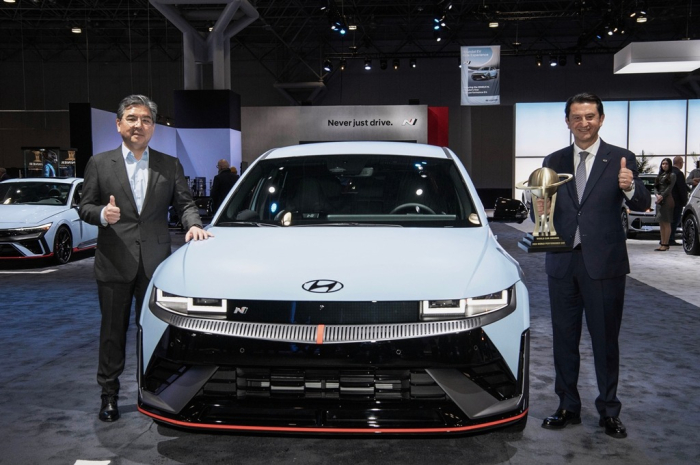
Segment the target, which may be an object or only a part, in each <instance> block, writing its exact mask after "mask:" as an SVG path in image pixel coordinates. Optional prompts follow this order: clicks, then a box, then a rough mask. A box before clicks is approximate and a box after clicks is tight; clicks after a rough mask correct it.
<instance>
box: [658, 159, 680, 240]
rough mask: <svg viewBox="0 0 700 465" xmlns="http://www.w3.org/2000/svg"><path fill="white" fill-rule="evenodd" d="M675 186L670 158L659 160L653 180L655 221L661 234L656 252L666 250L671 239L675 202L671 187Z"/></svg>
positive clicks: (674, 176)
mask: <svg viewBox="0 0 700 465" xmlns="http://www.w3.org/2000/svg"><path fill="white" fill-rule="evenodd" d="M675 184H676V175H675V174H674V172H673V165H672V163H671V159H670V158H664V159H663V160H661V167H660V168H659V174H658V176H656V179H655V180H654V195H655V196H656V199H655V202H656V221H658V222H659V229H660V234H661V245H660V246H659V248H658V249H654V250H656V251H657V252H665V251H666V250H668V241H669V238H670V237H671V223H673V210H674V208H675V200H674V199H673V187H674V186H675Z"/></svg>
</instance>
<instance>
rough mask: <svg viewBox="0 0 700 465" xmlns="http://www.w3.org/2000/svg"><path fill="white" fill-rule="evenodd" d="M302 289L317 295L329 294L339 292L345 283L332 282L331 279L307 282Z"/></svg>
mask: <svg viewBox="0 0 700 465" xmlns="http://www.w3.org/2000/svg"><path fill="white" fill-rule="evenodd" d="M301 287H302V289H304V290H305V291H307V292H315V293H317V294H328V293H331V292H338V291H339V290H341V289H342V288H343V287H344V286H343V283H340V282H338V281H332V280H330V279H315V280H313V281H307V282H305V283H304V284H302V285H301Z"/></svg>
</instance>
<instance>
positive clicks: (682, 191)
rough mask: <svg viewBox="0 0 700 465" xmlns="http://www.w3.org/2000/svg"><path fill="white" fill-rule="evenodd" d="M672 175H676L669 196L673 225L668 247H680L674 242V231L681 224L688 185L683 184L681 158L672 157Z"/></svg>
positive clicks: (686, 201) (686, 200) (688, 190)
mask: <svg viewBox="0 0 700 465" xmlns="http://www.w3.org/2000/svg"><path fill="white" fill-rule="evenodd" d="M671 169H672V170H673V173H674V174H675V175H676V183H675V184H674V185H673V190H672V191H671V195H672V196H673V223H671V237H670V238H669V241H668V245H681V244H680V243H679V242H676V230H677V229H678V226H679V225H680V224H681V213H683V207H685V204H687V203H688V192H690V189H688V185H687V184H686V183H685V177H684V176H683V171H681V170H682V169H683V157H681V156H680V155H679V156H675V157H673V166H672V167H671Z"/></svg>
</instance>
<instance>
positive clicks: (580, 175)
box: [574, 152, 590, 247]
mask: <svg viewBox="0 0 700 465" xmlns="http://www.w3.org/2000/svg"><path fill="white" fill-rule="evenodd" d="M579 155H580V156H581V161H579V162H578V166H577V167H576V193H577V194H578V201H579V203H581V199H582V198H583V191H584V190H585V189H586V158H588V155H590V154H589V153H588V152H581V153H579ZM580 243H581V232H580V231H579V228H578V226H576V234H575V235H574V247H576V246H577V245H579V244H580Z"/></svg>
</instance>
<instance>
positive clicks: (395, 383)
mask: <svg viewBox="0 0 700 465" xmlns="http://www.w3.org/2000/svg"><path fill="white" fill-rule="evenodd" d="M521 287H522V289H521V293H522V292H523V291H524V286H522V285H521ZM524 292H525V293H526V291H524ZM521 300H522V302H520V308H517V309H516V310H515V311H513V312H512V313H511V314H509V315H508V316H506V317H505V318H503V319H500V320H499V321H497V322H496V323H494V325H496V324H500V325H505V327H517V326H518V325H520V329H519V330H518V331H517V332H514V333H513V335H512V336H513V339H515V340H513V341H510V342H512V346H513V347H512V348H511V349H510V350H512V349H513V348H514V350H515V351H517V358H518V361H517V368H516V369H515V370H511V368H510V366H511V365H512V364H511V365H509V363H507V361H506V357H504V354H503V353H502V350H499V349H500V348H499V347H497V343H496V342H494V341H495V339H493V338H492V337H489V333H491V334H495V333H493V332H490V331H489V326H490V325H486V326H483V327H482V326H479V325H477V326H475V327H474V328H473V329H469V330H462V329H460V330H457V331H455V332H450V331H449V329H448V330H447V331H446V332H443V333H440V334H438V333H434V334H429V335H426V336H423V337H420V336H419V337H416V335H415V334H411V335H409V336H406V334H405V333H399V334H397V335H396V337H385V338H381V337H378V340H366V338H365V337H361V338H360V339H361V340H358V341H357V342H340V343H331V342H329V341H328V340H327V339H325V337H326V336H325V335H326V331H325V330H324V332H323V334H324V335H323V336H322V337H319V336H314V334H319V333H318V332H317V331H316V332H314V333H312V335H311V337H312V338H313V337H319V340H317V341H315V342H308V341H307V342H299V341H298V342H290V341H289V340H279V339H285V337H283V336H284V334H282V335H280V334H277V336H274V337H275V338H277V339H278V340H272V337H271V336H270V335H271V334H275V331H276V330H275V329H274V328H273V329H272V333H265V328H264V327H262V326H261V327H260V331H261V332H260V333H259V336H260V337H258V338H256V337H254V334H253V333H246V334H244V335H243V336H240V335H222V334H221V333H222V328H224V327H225V325H226V323H227V322H225V321H221V322H219V323H218V325H217V324H216V323H213V324H212V326H210V327H209V331H207V330H204V329H203V327H198V328H196V329H192V327H187V325H185V324H181V323H174V322H173V321H171V322H170V323H168V324H166V325H165V327H164V330H163V331H162V334H161V335H160V338H159V339H158V340H157V342H156V343H155V344H154V343H153V342H152V341H149V338H150V337H151V336H152V334H148V335H144V327H143V326H142V327H140V329H139V337H138V341H139V401H138V409H139V411H141V412H142V413H143V414H145V415H148V416H150V417H152V418H154V419H155V420H157V421H160V422H164V423H168V424H171V425H174V426H178V427H185V428H193V429H211V430H227V431H249V432H255V431H259V432H263V431H267V432H282V433H301V432H305V433H324V434H325V433H341V434H355V433H359V434H373V433H388V434H404V433H408V434H443V433H470V432H477V431H484V430H488V429H493V428H498V427H503V426H507V425H510V424H514V423H518V422H520V421H525V420H526V417H527V411H528V374H529V345H530V342H529V328H527V327H523V324H522V322H523V320H524V318H523V315H524V314H527V311H525V310H524V309H523V308H522V307H523V306H527V298H526V297H525V298H523V299H521ZM147 301H148V300H147ZM149 308H150V307H149ZM149 308H147V307H146V306H144V311H145V312H147V313H148V315H145V318H143V319H142V321H143V322H145V323H144V326H145V327H146V328H149V327H150V326H151V323H152V322H154V321H155V320H154V319H158V316H156V315H155V314H154V313H153V312H152V311H151V310H150V309H149ZM153 310H155V313H157V309H153ZM161 316H162V315H161ZM186 319H187V320H196V319H192V318H186ZM509 319H510V320H511V321H506V320H509ZM158 321H159V322H158V323H157V324H164V323H163V321H162V320H160V319H158ZM171 323H173V324H171ZM439 323H449V322H439ZM270 326H275V325H270ZM293 326H298V327H300V329H302V330H303V329H305V328H304V326H305V325H293ZM388 326H393V325H388ZM502 327H503V326H501V328H502ZM306 329H308V328H306ZM326 329H327V328H326ZM150 332H151V331H150V330H149V333H150ZM224 332H225V331H224ZM217 333H218V334H217ZM509 335H510V334H509ZM493 337H495V338H496V339H498V340H500V339H501V337H500V336H498V335H494V336H493ZM300 339H301V340H302V341H303V339H304V338H303V337H301V338H300ZM503 350H506V351H508V350H509V349H508V348H503Z"/></svg>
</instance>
